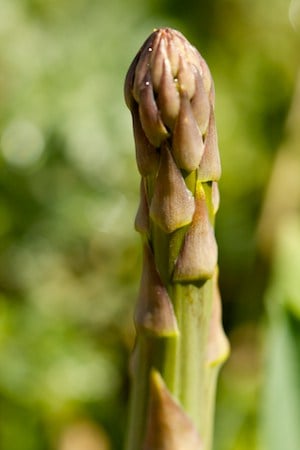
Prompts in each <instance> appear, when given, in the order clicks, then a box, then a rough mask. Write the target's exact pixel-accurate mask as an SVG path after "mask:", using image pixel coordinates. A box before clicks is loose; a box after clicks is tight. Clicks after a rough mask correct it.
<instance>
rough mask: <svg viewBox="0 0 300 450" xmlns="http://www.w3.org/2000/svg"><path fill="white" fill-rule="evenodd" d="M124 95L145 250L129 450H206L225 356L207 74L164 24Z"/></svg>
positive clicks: (215, 155)
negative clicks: (138, 180)
mask: <svg viewBox="0 0 300 450" xmlns="http://www.w3.org/2000/svg"><path fill="white" fill-rule="evenodd" d="M125 99H126V103H127V106H128V108H129V109H130V111H131V113H132V120H133V131H134V139H135V147H136V159H137V166H138V170H139V172H140V174H141V177H142V180H141V190H140V193H141V199H140V206H139V209H138V213H137V216H136V220H135V228H136V230H137V231H138V232H140V234H141V237H142V241H143V249H144V259H143V272H142V278H141V286H140V292H139V295H138V301H137V305H136V313H135V324H136V330H137V338H136V346H135V352H134V364H133V365H132V367H133V370H132V394H131V408H130V421H129V431H128V441H127V450H141V449H142V450H158V449H162V450H163V449H169V448H172V449H174V450H181V449H185V448H186V449H189V450H210V448H211V432H212V422H213V410H214V407H213V405H214V390H215V381H216V375H217V370H218V368H219V367H220V364H221V363H222V361H223V360H224V359H225V358H226V356H227V354H228V343H227V340H226V338H225V336H224V333H223V330H222V325H221V309H220V300H219V296H218V289H217V281H216V273H217V253H218V252H217V244H216V240H215V235H214V218H215V214H216V212H217V210H218V206H219V191H218V185H217V181H218V180H219V178H220V175H221V165H220V157H219V150H218V142H217V133H216V125H215V115H214V86H213V81H212V78H211V75H210V71H209V69H208V67H207V65H206V63H205V61H204V59H203V58H202V57H201V55H200V54H199V53H198V52H197V50H196V49H195V48H194V47H193V46H192V45H191V44H190V43H189V42H188V41H187V40H186V39H185V37H184V36H183V35H182V34H181V33H179V32H178V31H175V30H172V29H169V28H162V29H158V30H155V31H154V32H153V33H152V34H151V35H150V36H149V38H148V39H147V40H146V41H145V43H144V44H143V46H142V47H141V49H140V51H139V52H138V54H137V55H136V57H135V58H134V60H133V62H132V64H131V66H130V68H129V70H128V73H127V76H126V80H125Z"/></svg>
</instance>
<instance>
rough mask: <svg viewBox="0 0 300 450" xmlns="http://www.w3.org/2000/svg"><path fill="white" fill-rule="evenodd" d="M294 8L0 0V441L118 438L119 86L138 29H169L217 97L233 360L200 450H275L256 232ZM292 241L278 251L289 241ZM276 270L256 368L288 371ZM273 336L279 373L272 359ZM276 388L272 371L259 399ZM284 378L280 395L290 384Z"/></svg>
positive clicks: (38, 448) (124, 303) (123, 224)
mask: <svg viewBox="0 0 300 450" xmlns="http://www.w3.org/2000/svg"><path fill="white" fill-rule="evenodd" d="M299 11H300V7H299V0H292V1H291V2H287V1H286V0H274V1H273V2H272V5H271V4H270V2H268V1H267V0H263V1H261V0H252V1H250V0H243V1H242V0H213V1H212V0H211V1H210V0H202V1H200V2H196V1H193V0H191V1H190V2H188V4H187V3H186V2H182V1H179V0H173V1H172V2H171V1H170V0H162V1H159V2H158V1H157V0H152V1H151V0H146V1H145V2H138V1H137V0H127V1H126V2H121V0H111V1H110V2H105V1H101V0H100V1H96V0H74V1H72V2H69V1H67V0H59V1H58V0H0V68H1V69H0V187H1V189H0V250H1V253H0V289H1V297H0V448H3V449H9V450H21V449H22V450H43V449H58V450H68V449H72V450H77V449H78V450H94V449H95V450H96V449H98V450H99V449H104V450H107V449H109V448H111V449H116V450H118V449H121V448H122V440H123V434H124V426H125V423H126V402H127V396H128V379H127V359H128V353H129V351H130V349H131V346H132V342H133V334H134V331H133V325H132V319H131V315H132V309H133V305H134V301H135V296H136V292H137V284H138V278H139V275H140V246H139V241H138V237H137V236H136V234H135V233H134V231H133V219H134V215H135V211H136V208H137V202H138V185H139V182H138V179H139V176H138V173H137V170H136V166H135V158H134V146H133V138H132V132H131V122H130V116H129V112H128V111H127V110H126V108H125V105H124V101H123V79H124V75H125V73H126V70H127V68H128V65H129V63H130V62H131V59H132V58H133V56H134V55H135V53H136V51H137V49H138V47H139V45H141V43H142V42H143V41H144V39H145V38H146V37H147V36H148V34H149V33H150V32H151V30H152V28H154V27H159V26H172V27H175V28H178V29H180V31H182V32H183V33H184V34H185V35H186V36H187V38H188V39H189V40H190V41H191V42H193V43H194V44H195V45H196V46H197V48H198V49H199V50H200V51H201V53H202V54H203V56H204V57H205V58H206V60H207V62H208V64H209V66H210V68H211V71H212V73H213V77H214V80H215V85H216V92H217V96H216V98H217V103H216V115H217V120H218V129H219V142H220V148H221V153H222V161H223V177H222V181H221V192H222V204H221V209H220V212H219V215H218V220H217V235H218V241H219V247H220V274H221V278H220V281H221V290H222V296H223V300H224V322H225V327H226V330H227V332H228V333H229V336H230V339H231V343H232V357H231V359H230V361H229V362H228V364H227V365H226V367H225V369H224V371H223V374H222V377H221V380H220V389H219V394H218V405H217V429H216V450H237V449H238V450H249V449H251V450H254V449H263V450H268V449H269V448H270V449H271V448H272V450H274V449H275V447H273V445H274V444H273V442H272V443H271V442H270V443H269V444H270V445H269V446H267V445H268V444H267V442H268V440H263V439H261V438H260V418H261V414H260V413H259V405H260V393H261V385H262V379H263V372H262V368H263V363H262V360H263V358H262V348H264V345H263V344H264V342H265V336H266V334H265V332H263V331H262V330H263V329H264V327H265V326H264V324H265V322H264V308H263V295H264V291H265V288H266V285H267V284H268V276H269V266H270V264H271V260H272V253H271V251H268V255H267V257H263V256H262V252H261V250H260V248H262V247H263V243H262V242H261V243H260V246H261V247H259V246H258V244H257V240H256V237H257V234H256V227H257V223H258V218H259V215H260V211H261V209H262V203H263V200H264V192H265V190H266V186H267V184H268V180H269V177H270V174H271V173H272V168H273V163H274V158H275V157H276V154H277V151H278V148H279V147H280V145H281V143H282V142H283V141H284V140H285V138H286V128H285V122H286V116H287V113H288V111H289V108H290V103H291V99H292V96H293V92H294V85H295V79H296V71H297V67H298V65H299V23H300V19H299V17H300V12H299ZM299 108H300V107H299ZM293 145H294V144H293ZM295 145H298V146H299V140H298V141H297V143H295ZM281 182H282V183H283V184H284V183H285V180H282V179H281ZM286 195H287V196H288V193H287V194H286ZM291 236H294V237H290V239H291V240H292V243H291V248H290V247H289V248H290V249H291V251H292V249H293V246H294V243H293V242H294V240H295V242H299V234H297V233H296V232H295V233H294V234H293V233H292V234H291ZM297 239H298V241H297ZM262 240H263V238H262ZM295 245H296V244H295ZM280 258H281V257H280ZM280 258H279V260H280ZM283 258H287V259H288V260H289V261H291V260H290V259H289V256H288V255H287V254H285V256H283ZM298 259H299V258H298ZM274 264H277V263H274ZM278 264H280V267H281V268H282V270H281V271H279V272H280V273H278V272H276V271H275V278H274V274H273V278H272V279H273V281H272V283H273V282H274V286H276V288H274V289H275V290H276V299H275V300H274V303H275V304H276V305H277V306H275V309H276V310H278V309H280V308H283V309H284V312H281V313H280V314H279V313H278V314H279V315H280V320H279V319H278V320H277V319H276V318H275V319H274V320H273V319H272V318H270V323H269V325H270V330H271V331H270V335H268V338H267V344H266V347H267V348H268V353H270V363H269V367H270V372H269V373H271V372H272V373H273V374H277V377H280V378H285V377H287V378H288V379H290V378H289V377H290V376H291V377H295V373H296V372H295V371H296V368H295V367H293V365H291V364H290V362H291V358H290V356H289V351H290V352H294V351H295V346H294V347H293V345H294V344H291V345H290V342H291V341H293V342H294V343H296V340H295V339H296V337H295V336H294V334H295V335H297V336H298V334H299V333H298V332H296V331H295V326H296V325H295V324H296V322H295V321H296V320H298V318H299V317H298V316H297V314H296V315H295V311H294V310H292V309H291V308H290V307H287V306H284V307H283V306H281V307H279V306H278V305H282V302H286V301H287V300H286V299H284V300H280V298H279V297H281V295H282V298H283V297H284V293H283V292H282V291H281V290H280V288H279V287H278V286H282V285H284V283H286V280H291V279H294V277H295V278H296V279H297V274H296V273H295V270H296V269H295V267H299V265H298V266H295V265H294V271H293V270H292V268H291V271H290V270H287V269H286V270H284V268H285V267H286V266H285V265H284V264H283V263H278ZM275 267H276V266H275ZM277 278H278V279H277ZM291 289H292V287H291ZM268 292H269V291H268ZM268 299H269V302H268V305H269V304H270V303H272V301H273V300H272V298H271V297H270V295H269V294H268ZM270 299H271V300H270ZM291 301H292V300H291ZM295 301H296V300H295ZM285 304H286V305H287V303H285ZM297 305H298V307H299V304H298V303H297ZM276 314H277V313H276ZM271 322H272V323H273V322H274V323H273V325H272V324H271ZM275 322H276V323H275ZM278 322H280V323H279V324H278ZM287 323H288V325H287ZM280 330H281V331H280ZM293 333H294V334H293ZM297 333H298V334H297ZM297 339H299V336H298V337H297ZM278 340H279V341H280V342H279V343H278ZM274 345H275V347H276V348H277V351H279V348H281V351H282V352H283V353H284V355H285V356H286V358H287V359H288V358H290V359H289V361H290V362H289V363H288V362H286V364H287V366H285V365H283V364H285V362H284V361H283V362H282V364H280V355H278V354H274V355H273V358H272V351H271V350H270V349H272V348H273V349H275V347H274ZM277 345H278V346H279V347H277ZM295 345H296V344H295ZM268 346H269V347H268ZM287 347H288V348H290V350H287ZM298 349H299V345H298ZM274 351H275V350H274ZM278 358H279V359H278ZM293 358H294V357H293ZM293 358H292V359H293ZM298 361H299V355H298ZM288 364H290V365H289V366H288ZM272 365H274V368H273V369H271V368H272V367H273V366H272ZM280 367H281V369H282V370H283V369H285V370H286V371H288V370H289V374H287V373H286V372H279V373H278V370H279V369H280ZM297 370H298V369H297ZM293 374H294V375H293ZM274 376H275V375H274ZM293 379H294V378H293ZM298 380H299V377H298ZM279 381H281V382H282V380H279ZM279 381H276V380H275V378H274V377H273V378H271V381H270V385H269V387H270V390H269V391H268V390H267V391H266V392H267V394H266V399H269V400H266V405H268V402H269V401H272V400H270V395H271V394H270V392H273V394H272V395H274V390H276V387H277V386H279V384H278V385H277V383H279ZM280 386H281V384H280ZM271 388H272V389H271ZM286 388H287V389H289V391H288V392H286V394H283V393H282V395H283V396H284V395H287V396H292V397H293V394H294V395H295V393H296V390H297V389H299V386H298V387H297V386H296V385H294V384H292V381H291V384H289V385H288V386H286ZM278 389H279V387H278ZM278 389H277V390H278ZM268 392H269V393H268ZM284 392H285V391H284ZM298 392H299V391H298ZM298 406H299V405H298ZM298 406H297V408H298ZM273 409H274V408H273ZM295 409H296V405H295ZM270 410H272V408H271V407H270ZM270 410H269V411H270ZM298 412H299V408H298ZM262 416H267V417H269V412H268V410H267V408H266V413H265V414H263V415H262ZM279 419H280V417H277V418H276V417H274V418H273V419H272V420H271V423H270V422H269V430H270V429H271V430H272V429H274V427H275V429H277V431H278V430H279V429H280V422H279V424H278V422H277V420H279ZM268 420H269V419H268ZM294 420H295V419H294ZM265 422H267V420H266V421H265ZM267 423H268V422H267ZM268 433H269V435H270V432H268ZM281 448H282V447H281ZM278 449H280V447H278ZM294 449H296V447H292V446H291V447H290V448H289V449H288V450H294Z"/></svg>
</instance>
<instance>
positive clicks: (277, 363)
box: [262, 217, 300, 450]
mask: <svg viewBox="0 0 300 450" xmlns="http://www.w3.org/2000/svg"><path fill="white" fill-rule="evenodd" d="M277 244H278V245H277V248H276V252H275V259H274V277H273V281H272V283H271V287H270V289H269V291H268V293H267V306H268V311H269V317H268V325H269V326H268V328H267V339H266V349H265V351H266V373H265V380H264V393H263V398H262V401H263V403H262V432H263V441H264V443H265V445H266V449H267V450H282V449H284V450H298V449H299V445H300V427H299V423H300V345H299V344H300V314H299V309H300V277H299V267H300V258H299V255H300V220H299V218H297V217H295V218H292V219H291V220H286V221H284V220H283V224H282V226H281V227H280V229H279V233H278V240H277Z"/></svg>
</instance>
